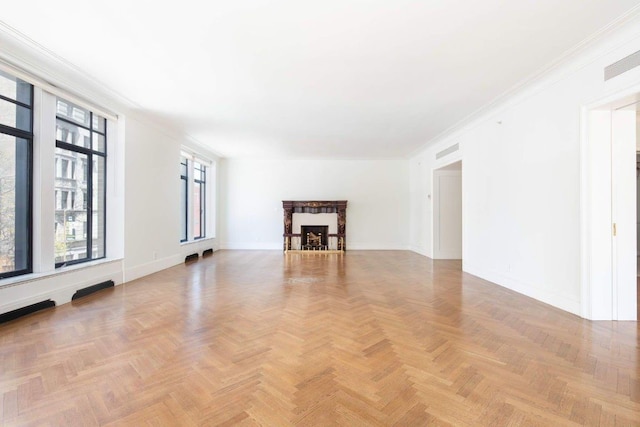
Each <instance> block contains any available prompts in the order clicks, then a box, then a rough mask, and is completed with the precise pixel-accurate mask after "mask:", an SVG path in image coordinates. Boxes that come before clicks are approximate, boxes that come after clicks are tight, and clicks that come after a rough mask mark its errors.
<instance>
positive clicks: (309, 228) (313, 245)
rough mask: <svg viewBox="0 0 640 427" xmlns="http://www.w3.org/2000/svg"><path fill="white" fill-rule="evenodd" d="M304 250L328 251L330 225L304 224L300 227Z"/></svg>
mask: <svg viewBox="0 0 640 427" xmlns="http://www.w3.org/2000/svg"><path fill="white" fill-rule="evenodd" d="M300 230H301V231H300V234H301V236H300V238H301V240H302V243H301V244H302V250H303V251H326V250H327V249H329V246H328V235H329V226H328V225H303V226H301V227H300Z"/></svg>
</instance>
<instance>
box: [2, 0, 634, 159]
mask: <svg viewBox="0 0 640 427" xmlns="http://www.w3.org/2000/svg"><path fill="white" fill-rule="evenodd" d="M638 3H639V2H638V0H588V1H587V0H560V1H558V0H483V1H477V0H423V1H416V0H411V1H410V0H384V1H383V0H367V1H365V0H323V1H308V0H271V1H266V0H263V1H259V0H226V1H219V0H211V1H202V0H182V1H180V2H166V3H165V2H158V1H151V0H110V1H108V2H97V1H86V0H56V1H51V0H41V1H38V0H21V1H12V2H10V3H9V4H5V5H3V6H2V12H1V14H0V19H1V20H2V21H4V22H5V23H6V24H8V25H9V26H11V27H13V28H14V29H16V30H18V31H19V32H20V33H22V34H24V35H26V36H28V37H30V38H31V39H33V40H34V41H36V42H37V43H39V44H40V45H42V46H44V47H45V48H47V49H49V50H51V51H53V52H55V53H56V54H58V55H59V56H61V57H62V58H64V59H66V60H67V61H69V62H70V63H72V64H74V65H75V66H77V67H79V68H80V69H82V70H84V71H85V72H86V73H87V74H88V75H90V76H92V77H94V78H95V79H97V80H98V81H100V82H102V83H104V85H105V86H106V87H108V88H110V89H112V90H114V91H116V92H118V93H120V94H121V95H123V96H125V97H126V98H128V99H129V100H131V101H133V102H134V103H135V104H136V105H137V106H138V108H140V109H143V110H145V112H148V113H150V114H153V115H155V116H157V118H158V120H161V121H162V123H164V124H169V125H172V126H174V127H176V128H178V129H179V130H181V131H185V132H187V133H188V134H189V135H190V136H191V137H193V138H194V139H196V140H198V141H199V142H200V143H202V144H204V145H208V146H209V147H211V148H212V149H213V150H214V151H215V152H217V153H219V154H221V155H223V156H225V157H238V156H269V157H280V156H297V157H331V158H386V157H406V156H408V155H410V154H412V153H413V152H415V151H416V150H417V149H419V148H420V147H422V146H424V145H425V144H426V143H428V142H429V141H430V140H431V139H433V138H434V137H435V136H437V135H438V134H440V133H442V132H443V131H445V130H447V129H448V128H450V127H452V126H453V125H455V124H456V123H458V122H460V121H461V120H463V119H464V118H465V117H468V116H469V115H470V114H472V113H473V112H474V111H477V110H478V109H479V108H481V107H482V106H483V105H486V104H487V103H489V102H491V101H492V100H494V99H496V98H497V97H499V96H500V95H501V94H503V93H505V92H506V91H508V90H510V89H511V88H513V87H514V86H515V85H517V84H518V83H519V82H522V81H523V80H524V79H526V78H528V77H530V76H531V75H533V74H534V73H536V72H538V71H539V70H541V69H542V68H544V67H545V66H547V65H548V64H550V63H551V62H553V61H554V60H555V59H557V58H558V57H560V56H562V55H563V54H564V53H565V52H567V51H568V50H569V49H571V48H573V47H575V46H576V45H578V44H579V43H581V42H582V41H584V40H585V39H587V38H588V37H590V36H592V35H593V34H595V33H596V32H598V31H599V30H601V29H602V28H604V27H605V26H607V25H608V24H609V23H611V22H612V21H614V20H615V19H617V18H619V17H620V16H622V15H623V14H625V13H626V12H628V11H630V10H631V9H632V8H634V7H635V6H636V5H637V4H638Z"/></svg>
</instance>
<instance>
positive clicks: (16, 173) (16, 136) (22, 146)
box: [0, 71, 33, 278]
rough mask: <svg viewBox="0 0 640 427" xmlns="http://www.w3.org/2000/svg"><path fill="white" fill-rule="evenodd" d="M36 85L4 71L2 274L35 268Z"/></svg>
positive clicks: (0, 78)
mask: <svg viewBox="0 0 640 427" xmlns="http://www.w3.org/2000/svg"><path fill="white" fill-rule="evenodd" d="M32 106H33V86H31V85H30V84H28V83H26V82H24V81H22V80H20V79H18V78H15V77H13V76H11V75H9V74H6V73H4V72H2V71H0V278H3V277H9V276H17V275H19V274H25V273H29V272H30V271H31V190H32V187H31V175H32V174H31V169H32V160H31V159H32V147H33V125H32V122H33V110H32Z"/></svg>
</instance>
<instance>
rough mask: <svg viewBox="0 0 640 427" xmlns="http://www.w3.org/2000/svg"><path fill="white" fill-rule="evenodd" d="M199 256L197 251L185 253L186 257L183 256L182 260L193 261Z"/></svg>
mask: <svg viewBox="0 0 640 427" xmlns="http://www.w3.org/2000/svg"><path fill="white" fill-rule="evenodd" d="M199 257H200V255H198V254H197V253H195V254H191V255H187V256H186V257H184V262H185V263H189V262H194V261H197V260H198V258H199Z"/></svg>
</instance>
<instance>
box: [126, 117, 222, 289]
mask: <svg viewBox="0 0 640 427" xmlns="http://www.w3.org/2000/svg"><path fill="white" fill-rule="evenodd" d="M125 139H126V150H125V159H126V163H125V164H126V190H125V195H126V196H125V197H126V198H125V234H124V235H125V240H124V254H125V259H124V269H125V271H124V274H125V276H124V280H125V281H130V280H133V279H136V278H138V277H142V276H144V275H147V274H151V273H153V272H156V271H159V270H162V269H163V268H168V267H171V266H173V265H176V264H179V263H180V262H183V261H184V257H185V256H186V255H187V254H190V253H194V252H199V253H201V252H202V250H204V249H207V248H213V249H217V248H215V247H214V246H215V240H214V239H205V240H200V241H197V242H194V243H187V244H181V243H180V216H179V215H180V201H179V200H180V199H179V195H180V180H179V179H178V178H179V176H180V150H181V142H183V141H181V140H179V139H178V138H177V137H175V136H174V135H171V134H168V133H166V132H164V131H162V130H160V129H159V128H154V127H153V126H152V125H150V124H149V123H147V122H145V121H143V120H141V119H138V118H136V117H135V116H132V117H129V118H128V119H127V126H126V138H125ZM210 157H211V156H210ZM216 182H217V179H216ZM211 183H213V181H212V182H211ZM211 183H210V184H211ZM209 190H212V189H211V188H209ZM210 194H212V195H215V191H211V192H210ZM212 206H213V205H212ZM213 230H214V229H211V230H209V231H213Z"/></svg>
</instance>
